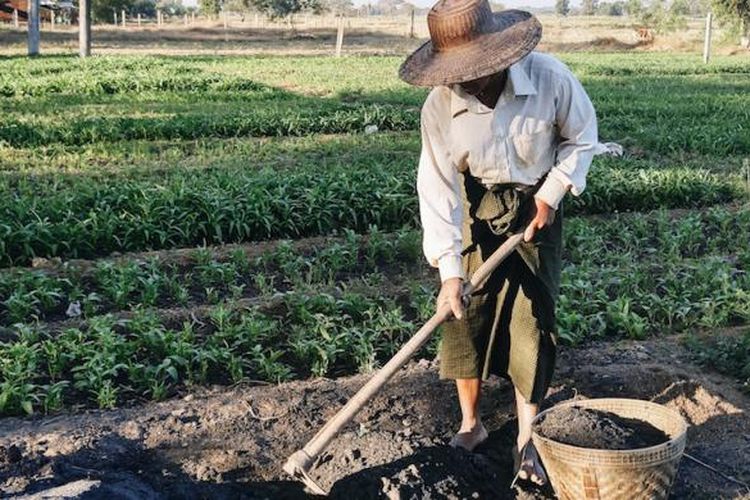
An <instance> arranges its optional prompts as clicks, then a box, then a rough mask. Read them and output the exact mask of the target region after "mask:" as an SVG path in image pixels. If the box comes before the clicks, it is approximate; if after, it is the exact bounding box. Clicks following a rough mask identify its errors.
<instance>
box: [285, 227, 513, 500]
mask: <svg viewBox="0 0 750 500" xmlns="http://www.w3.org/2000/svg"><path fill="white" fill-rule="evenodd" d="M522 238H523V234H515V235H513V236H511V237H509V238H508V239H507V240H506V241H505V242H504V243H503V244H502V245H501V246H500V247H499V248H498V249H497V250H495V252H494V253H493V254H492V255H491V256H490V257H489V259H487V260H486V261H485V262H484V263H483V264H482V265H481V266H480V267H479V269H477V270H476V272H474V274H473V275H472V277H471V280H470V281H469V282H468V283H466V284H465V285H464V289H463V292H462V298H463V301H464V304H467V303H468V301H469V299H470V297H471V294H472V293H474V292H475V291H476V290H478V289H479V288H480V287H481V286H482V285H483V284H484V282H485V280H486V279H487V278H488V277H489V275H490V274H491V273H492V271H494V270H495V269H496V268H497V266H498V265H499V264H500V263H501V262H502V261H503V260H505V258H506V257H508V256H509V255H510V254H511V253H512V252H513V250H515V248H516V247H517V246H518V244H519V243H520V242H521V239H522ZM452 316H453V314H452V312H451V310H450V308H441V309H439V310H438V312H437V313H435V314H434V315H433V316H432V317H431V318H430V319H429V320H428V321H427V323H425V324H424V326H423V327H422V328H420V329H419V331H418V332H417V333H416V334H415V335H414V336H413V337H412V338H411V339H409V341H408V342H407V343H406V344H404V346H403V347H402V348H401V349H400V350H399V351H398V352H397V353H396V354H395V355H394V356H393V357H392V358H391V359H390V360H389V361H388V362H387V363H386V364H385V365H384V366H383V367H382V368H381V369H380V370H378V371H377V372H376V373H375V375H373V377H372V378H371V379H370V380H369V381H368V382H367V383H366V384H365V385H364V386H362V388H361V389H360V390H359V391H358V392H357V393H356V394H355V395H354V396H353V397H352V398H351V399H350V400H349V401H348V402H347V403H346V404H345V405H344V406H343V407H342V408H341V409H340V410H339V411H338V413H336V415H334V416H333V418H331V419H330V420H329V421H328V422H327V423H326V424H325V425H324V426H323V427H322V428H321V429H320V430H319V431H318V433H317V434H315V436H314V437H313V438H312V439H311V440H310V441H309V442H308V443H307V444H306V445H305V447H304V448H302V449H301V450H298V451H296V452H294V453H293V454H292V455H291V456H290V457H289V458H288V459H287V461H286V463H285V464H284V471H286V472H287V473H288V474H290V475H291V476H292V477H294V478H295V479H298V480H300V481H302V482H303V483H304V484H305V486H307V488H308V489H309V491H310V492H312V493H314V494H316V495H326V494H327V493H326V491H325V490H324V489H323V488H321V487H320V486H319V485H318V484H317V483H316V482H315V481H314V480H313V479H312V478H311V477H310V476H309V474H308V473H309V472H310V469H311V468H312V466H313V464H314V462H315V460H316V459H317V458H318V456H320V454H321V453H322V452H323V450H324V449H325V448H326V446H328V443H330V442H331V440H332V439H333V438H334V437H335V436H336V434H338V432H339V431H340V430H341V429H342V428H343V427H344V426H345V425H346V424H348V423H349V422H350V421H351V420H352V418H354V416H355V415H356V414H357V412H359V410H361V409H362V407H363V406H364V405H365V404H367V402H368V401H370V399H372V397H373V396H374V395H375V394H377V393H378V391H379V390H380V388H381V387H383V386H384V385H385V384H386V382H388V381H389V380H390V379H391V377H392V376H393V375H394V374H395V373H396V372H397V371H398V370H399V369H400V368H401V367H402V366H404V365H405V364H406V362H407V361H409V358H411V357H412V356H413V355H414V353H415V352H417V351H418V350H419V348H420V347H422V346H423V345H424V343H425V342H427V340H428V339H429V338H430V335H432V333H433V332H434V331H435V329H436V328H437V327H438V326H440V325H441V324H442V323H443V322H445V321H447V320H449V319H450V318H451V317H452Z"/></svg>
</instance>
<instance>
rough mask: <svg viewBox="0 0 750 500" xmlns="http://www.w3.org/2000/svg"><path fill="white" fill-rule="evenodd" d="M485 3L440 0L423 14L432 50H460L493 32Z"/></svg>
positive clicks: (477, 0) (487, 6)
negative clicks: (483, 35)
mask: <svg viewBox="0 0 750 500" xmlns="http://www.w3.org/2000/svg"><path fill="white" fill-rule="evenodd" d="M493 24H494V22H493V16H492V9H491V8H490V4H489V2H488V0H440V1H439V2H438V3H436V4H435V5H434V6H433V7H432V9H430V12H429V13H428V14H427V27H428V28H429V30H430V39H431V40H432V47H433V50H435V51H437V52H441V51H445V50H449V49H453V48H456V47H460V46H461V45H464V44H467V43H470V42H472V41H473V40H475V39H476V38H477V37H479V36H480V35H482V34H484V33H489V32H491V31H493Z"/></svg>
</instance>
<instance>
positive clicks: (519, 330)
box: [440, 171, 562, 403]
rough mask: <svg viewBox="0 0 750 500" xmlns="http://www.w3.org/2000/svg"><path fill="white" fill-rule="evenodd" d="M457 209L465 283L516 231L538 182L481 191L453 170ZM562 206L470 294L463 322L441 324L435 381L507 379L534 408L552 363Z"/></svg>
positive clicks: (530, 209) (528, 211)
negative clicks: (458, 197) (456, 180)
mask: <svg viewBox="0 0 750 500" xmlns="http://www.w3.org/2000/svg"><path fill="white" fill-rule="evenodd" d="M459 178H460V179H461V184H462V198H463V210H464V218H463V220H464V224H463V243H464V250H463V252H462V261H463V266H464V271H465V273H466V277H467V279H468V278H470V277H471V275H472V274H473V273H474V271H476V269H477V268H479V266H480V265H481V264H482V263H483V262H484V260H485V259H487V258H488V257H489V256H490V255H491V254H492V253H493V252H494V251H495V250H496V249H497V248H498V247H499V246H500V245H501V244H502V243H503V242H504V241H505V240H506V239H507V237H508V236H509V235H511V234H515V233H518V232H523V231H524V229H525V228H526V225H527V224H528V222H529V221H530V218H531V215H532V214H533V213H534V210H535V204H534V196H533V195H534V192H535V191H536V189H538V187H539V186H540V185H541V182H540V183H539V184H537V185H536V186H520V185H509V184H501V185H496V186H493V187H492V189H487V188H485V187H484V186H483V185H482V184H481V183H480V182H479V181H478V180H477V179H476V178H474V177H473V176H472V175H471V174H470V173H469V172H468V171H464V172H459ZM561 253H562V205H560V208H559V210H558V211H557V212H556V215H555V220H554V223H553V224H552V225H551V226H549V227H546V228H544V229H542V230H539V231H537V233H536V235H535V237H534V239H533V241H531V242H528V243H527V242H521V244H520V245H519V247H517V250H516V251H515V252H513V253H512V254H511V255H510V256H509V257H508V258H507V259H506V260H505V261H503V262H502V263H501V264H500V266H498V268H497V269H495V271H494V272H493V273H492V274H491V275H490V277H489V278H488V279H487V281H486V283H485V285H484V286H483V287H482V289H481V290H479V291H478V292H477V293H475V294H474V295H472V297H471V303H470V305H469V307H468V308H467V309H466V311H465V314H464V318H463V319H461V320H451V321H449V322H447V323H445V324H444V326H443V327H442V339H441V345H440V378H444V379H463V378H482V379H487V378H488V377H489V376H490V375H497V376H501V377H504V378H507V379H509V380H510V381H511V382H512V383H513V385H514V386H515V387H516V388H517V389H518V390H519V392H520V393H521V394H522V395H523V396H524V397H525V398H526V400H527V401H528V402H531V403H539V402H540V401H541V400H542V399H543V398H544V396H545V394H546V392H547V389H548V388H549V385H550V382H551V379H552V372H553V370H554V364H555V353H556V345H557V341H556V337H555V301H556V299H557V296H558V293H559V289H560V270H561Z"/></svg>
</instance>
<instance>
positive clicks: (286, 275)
mask: <svg viewBox="0 0 750 500" xmlns="http://www.w3.org/2000/svg"><path fill="white" fill-rule="evenodd" d="M559 57H560V58H561V59H562V60H563V61H564V62H566V63H567V64H568V65H569V67H570V68H571V69H572V70H573V71H574V73H576V75H577V76H578V77H579V78H580V80H581V81H582V83H583V85H584V86H585V88H586V89H587V91H588V93H589V95H590V97H591V99H592V101H593V102H594V105H595V107H596V109H597V115H598V119H599V133H600V139H601V140H602V141H603V142H604V141H614V142H618V143H620V144H622V145H623V146H624V149H625V155H624V156H623V157H621V158H612V157H602V156H600V157H597V158H596V159H595V160H594V164H593V165H592V168H591V172H590V174H589V181H588V187H587V189H586V191H585V192H584V194H583V195H582V196H581V197H580V198H574V197H572V196H570V195H569V196H568V197H567V198H566V199H565V201H564V204H563V205H564V208H563V210H564V213H565V223H564V225H565V229H564V233H565V241H564V247H565V250H564V265H565V267H564V270H563V276H562V288H561V296H560V299H559V303H558V328H559V331H558V339H559V341H560V343H561V344H563V345H564V346H567V347H568V349H570V352H573V353H575V352H578V351H579V350H580V352H581V353H587V352H589V351H586V349H589V346H590V345H602V344H605V345H607V346H609V345H612V346H618V345H620V344H619V343H620V342H629V341H639V342H641V341H642V342H643V345H661V344H649V342H651V343H658V342H668V343H669V342H674V343H675V345H677V346H679V349H683V348H684V349H685V350H686V352H689V353H692V354H690V355H691V356H693V362H695V363H698V365H700V366H703V367H705V369H706V370H718V371H720V372H723V373H724V374H725V375H728V376H729V379H730V380H734V381H735V382H737V385H738V387H740V388H742V387H744V388H745V389H747V387H748V384H750V363H748V359H750V329H749V327H748V325H749V324H750V272H749V270H750V203H749V202H748V200H749V199H750V125H749V124H750V59H748V58H746V57H745V58H743V57H736V56H724V57H715V58H714V59H713V60H712V62H711V64H709V65H704V64H702V62H701V61H700V58H699V56H697V55H685V54H681V55H677V54H657V53H630V54H626V53H623V54H587V53H570V54H560V55H559ZM400 61H401V58H400V57H385V56H383V57H349V58H343V59H336V60H334V59H332V58H323V57H276V56H271V57H212V56H190V57H157V56H120V57H96V58H92V59H87V60H78V59H76V58H72V57H64V56H59V57H49V58H37V59H33V60H27V59H21V58H0V192H1V193H2V196H0V416H3V417H14V416H18V417H24V416H28V415H34V416H41V415H45V414H49V415H57V414H60V413H61V412H63V413H73V414H78V413H81V412H84V411H88V410H94V409H107V410H110V409H115V408H120V407H124V408H134V410H133V411H140V410H138V408H143V407H144V405H148V404H151V403H149V401H164V400H167V402H166V403H163V404H164V405H170V404H173V403H170V401H172V402H174V401H179V400H178V399H177V398H178V397H179V398H186V399H185V401H189V400H191V399H190V398H192V397H193V394H196V393H198V394H200V393H201V391H204V390H207V389H206V388H216V387H228V386H234V385H235V384H240V383H243V384H251V385H257V384H261V385H262V384H276V383H280V382H287V381H292V380H307V379H315V380H320V377H328V378H339V377H345V376H351V375H357V374H366V373H370V372H371V371H373V370H374V369H376V368H377V367H379V366H380V365H381V364H382V363H383V362H384V361H385V360H387V359H388V358H389V357H390V356H391V355H392V354H393V353H394V352H395V351H396V350H397V349H398V348H399V347H400V346H401V345H402V344H403V342H404V341H405V340H406V339H408V338H409V337H410V335H411V334H412V333H413V332H415V331H416V329H417V328H418V327H419V326H420V325H421V324H422V323H423V322H424V321H425V320H426V319H427V318H429V317H430V316H431V315H432V313H433V312H434V301H435V295H436V292H437V288H438V286H439V281H438V276H437V271H436V270H434V269H430V268H429V267H428V265H427V263H426V261H425V259H424V257H423V255H422V249H421V230H420V226H419V218H418V205H417V196H416V189H415V182H416V168H417V159H418V155H419V149H420V140H419V130H418V127H419V109H420V106H421V103H422V101H423V100H424V98H425V96H426V91H424V90H420V89H415V88H412V87H409V86H407V85H405V84H403V83H402V82H400V81H399V80H398V79H397V77H396V69H397V67H398V64H399V63H400ZM375 127H377V128H376V130H375V132H373V129H375ZM366 129H367V132H366ZM674 339H678V340H674ZM438 342H439V337H436V338H434V339H433V340H432V341H431V343H430V344H429V345H428V346H427V347H426V348H425V349H424V351H423V352H422V353H421V357H423V358H427V359H431V358H434V356H435V354H436V352H437V346H438ZM628 345H630V344H628ZM638 345H641V344H638ZM668 345H672V344H668ZM606 349H610V347H607V348H606ZM612 349H615V347H612ZM654 349H656V350H655V351H653V352H657V351H658V352H662V351H659V349H663V347H659V348H654ZM675 349H677V347H676V348H675ZM597 352H598V351H597ZM607 352H609V351H607ZM618 352H619V351H618ZM649 352H651V351H649ZM581 355H582V356H584V357H585V358H586V359H594V358H596V355H595V354H591V355H590V356H589V354H581ZM572 356H573V358H575V354H572ZM586 356H589V357H586ZM612 356H613V357H612V358H611V359H615V360H618V359H619V360H622V359H626V361H624V362H626V363H630V362H631V361H627V360H629V359H630V358H629V357H628V356H629V355H628V356H625V357H624V358H623V356H624V355H621V354H617V353H615V354H612ZM618 356H619V357H618ZM649 356H651V354H649ZM654 356H656V355H655V354H654ZM607 359H610V358H607ZM644 359H646V358H644ZM649 359H650V358H649ZM565 363H568V364H567V365H565V364H564V366H569V365H570V366H573V365H574V364H575V363H574V362H567V361H566V362H565ZM591 363H593V364H591V365H586V366H594V367H596V366H599V365H597V364H596V363H603V362H602V361H601V360H599V361H591ZM420 366H422V365H420ZM591 369H592V370H596V369H598V368H591ZM633 369H634V370H635V368H633ZM565 370H567V368H564V369H563V371H564V372H565V373H568V371H565ZM570 370H571V371H570V373H573V372H574V370H573V368H570ZM409 373H410V374H411V375H405V376H406V377H421V376H422V375H414V373H416V372H409ZM419 373H421V372H419ZM613 373H614V372H613ZM618 373H619V372H618ZM570 376H571V377H574V375H570ZM575 376H577V375H575ZM615 376H616V375H615ZM674 376H675V377H678V378H679V375H674ZM638 377H640V378H638V380H641V382H642V384H645V385H641V386H640V387H645V386H647V385H648V384H647V382H648V381H649V380H650V379H649V376H648V374H646V373H640V374H639V375H638ZM657 378H658V377H657ZM357 380H361V379H357ZM419 380H422V379H421V378H419ZM576 380H578V379H576ZM664 380H665V381H666V380H667V378H665V379H664ZM669 380H672V379H669ZM313 383H314V384H318V382H313ZM320 383H321V384H322V383H324V382H320ZM325 383H328V382H325ZM419 383H421V382H419ZM665 383H666V382H665ZM347 384H348V382H347ZM635 385H638V384H635ZM284 387H286V385H282V386H279V387H277V388H269V389H268V390H269V391H277V392H274V393H273V394H277V396H275V397H278V398H280V399H279V400H284V398H286V397H288V394H291V393H287V392H284V391H286V389H284ZM290 387H296V386H294V385H290ZM315 387H318V386H315ZM347 387H349V386H348V385H347ZM425 387H426V388H425V389H424V390H425V391H426V392H425V393H428V392H429V391H433V390H436V389H435V388H434V387H433V386H429V387H427V386H425ZM649 387H650V386H649ZM255 389H258V388H255ZM255 389H254V390H255ZM258 390H260V389H258ZM305 390H307V389H305ZM326 390H329V389H326ZM330 390H331V391H335V389H330ZM347 390H348V389H347ZM492 390H493V391H494V390H496V389H492ZM497 390H499V389H497ZM643 390H644V391H645V390H646V389H643ZM290 391H294V389H290ZM253 394H256V393H255V392H254V393H253ZM269 394H270V392H269ZM637 396H638V397H652V396H653V395H648V396H647V394H646V393H645V392H644V393H643V394H640V393H639V394H637ZM289 397H291V396H289ZM315 397H318V396H315ZM654 397H655V396H654ZM289 401H292V400H291V399H290V400H289ZM295 401H296V400H295ZM316 401H318V400H316ZM288 404H289V405H291V406H294V405H295V404H298V403H293V402H288ZM315 404H318V405H323V406H325V404H324V403H322V402H320V401H318V402H317V403H315ZM326 404H327V403H326ZM711 404H713V403H711ZM167 407H168V406H164V407H163V408H167ZM159 408H162V407H159ZM169 408H170V410H169V411H172V410H171V408H172V407H169ZM175 411H180V410H175ZM249 411H251V412H252V411H254V410H253V407H252V406H251V407H250V410H249ZM326 411H327V410H326ZM172 415H174V413H173V414H172ZM180 415H182V413H180V414H179V415H178V417H179V418H182V417H181V416H180ZM75 418H78V417H75ZM139 418H140V417H139ZM179 418H178V420H179ZM274 418H275V417H274ZM305 418H306V420H305V422H308V424H309V426H314V425H313V424H314V423H315V422H317V423H321V420H320V419H321V418H322V417H320V416H317V417H315V418H312V417H311V420H310V419H307V417H305ZM269 419H270V417H269ZM5 420H6V421H10V422H15V421H16V420H14V419H5ZM266 420H268V419H266ZM266 420H263V419H262V418H260V417H258V421H259V422H261V424H262V425H266V423H267V422H266ZM185 422H187V421H184V422H183V423H185ZM310 422H312V423H310ZM261 424H258V425H261ZM8 425H10V424H8ZM76 425H78V424H76ZM165 425H166V424H165ZM174 425H178V424H174ZM180 425H182V424H180ZM186 425H187V424H186ZM253 425H254V424H253ZM269 425H270V424H269ZM404 425H406V424H404ZM0 427H1V425H0ZM263 428H267V427H263ZM308 430H309V431H312V430H313V429H312V427H311V428H310V429H308ZM129 432H130V431H129V430H128V431H127V433H125V434H123V435H126V434H127V435H130V434H128V433H129ZM165 432H166V431H165ZM259 432H260V431H259ZM305 432H307V431H305ZM360 432H362V431H361V430H360ZM136 434H137V433H136ZM360 437H361V435H360ZM128 439H130V438H128ZM201 439H204V438H201ZM157 442H159V441H158V439H157V440H156V441H153V442H152V444H153V446H159V444H158V443H157ZM300 442H301V439H300ZM154 443H156V444H154ZM298 444H299V443H298ZM87 446H88V445H87ZM175 446H178V445H175ZM179 446H181V445H179ZM0 452H2V453H0V459H1V460H0V462H2V460H5V459H4V458H3V457H4V455H3V453H6V448H3V447H2V446H0ZM284 452H286V451H284ZM7 453H10V452H7ZM258 453H260V455H257V456H261V455H262V453H261V452H258ZM280 453H281V452H280ZM8 456H10V455H8ZM9 460H11V459H7V460H6V461H9ZM238 460H239V459H238ZM353 460H354V459H353ZM355 461H356V460H355ZM240 462H241V460H240ZM8 463H10V462H8ZM75 463H78V462H75ZM81 463H83V462H81ZM232 463H234V462H232ZM238 463H239V462H238ZM254 466H255V462H252V465H248V467H249V468H250V469H252V468H253V467H254ZM77 467H79V468H80V467H81V466H80V465H77ZM227 467H229V468H231V467H230V466H227ZM183 469H184V467H183ZM191 470H192V469H191ZM186 473H188V474H192V476H191V477H193V476H195V477H199V478H200V477H202V476H201V474H202V473H200V472H195V471H193V472H190V471H188V472H186ZM206 474H207V475H206ZM206 474H204V476H205V477H206V478H208V479H206V480H210V481H216V480H217V478H216V477H215V476H211V474H210V473H208V472H207V473H206ZM384 474H385V473H384ZM11 475H12V474H11ZM73 476H75V474H74V475H73ZM2 477H5V476H2ZM8 477H10V476H8ZM66 477H67V476H66ZM71 477H72V476H71ZM76 477H77V476H76ZM221 477H222V476H221V475H219V480H221ZM263 477H264V479H263V480H264V481H265V480H267V479H268V478H267V477H265V476H263ZM269 477H272V476H269ZM273 477H276V476H273ZM696 477H697V476H696ZM204 479H205V478H204ZM201 480H203V479H201ZM687 484H688V483H685V482H682V483H680V485H681V486H680V487H679V488H682V489H680V490H679V491H681V492H683V493H685V494H686V495H688V496H690V494H692V493H691V492H694V491H693V490H690V487H688V486H686V485H687ZM264 487H265V486H264ZM3 488H5V489H0V491H3V492H8V491H23V488H20V489H19V487H17V485H16V486H13V488H16V489H15V490H13V489H12V488H10V487H7V484H6V485H5V486H3ZM8 488H10V489H8ZM686 488H687V489H686ZM180 491H182V490H179V491H177V490H175V491H172V494H174V495H175V496H176V497H180V496H181V494H180ZM258 491H261V490H258ZM262 491H263V492H265V491H266V490H262ZM268 491H269V492H268V494H269V495H271V496H272V497H273V496H274V492H275V491H276V490H268ZM695 491H698V490H695ZM700 491H703V492H705V490H700ZM722 491H724V490H722ZM224 493H226V494H227V495H228V497H234V496H233V494H232V492H231V491H229V492H224ZM224 493H222V494H224ZM206 494H207V495H208V496H212V494H211V493H206ZM264 494H265V493H264ZM220 496H221V495H220ZM251 498H254V497H252V496H251Z"/></svg>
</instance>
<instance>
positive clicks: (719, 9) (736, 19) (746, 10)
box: [712, 0, 750, 48]
mask: <svg viewBox="0 0 750 500" xmlns="http://www.w3.org/2000/svg"><path fill="white" fill-rule="evenodd" d="M712 7H713V9H714V12H715V13H716V15H717V17H719V19H720V20H722V21H723V22H724V23H725V24H728V25H729V26H730V28H731V29H732V30H733V31H736V32H738V33H739V34H740V37H741V38H740V43H741V44H742V45H743V46H744V47H746V48H750V0H712Z"/></svg>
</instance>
